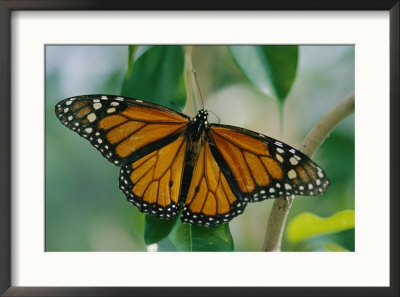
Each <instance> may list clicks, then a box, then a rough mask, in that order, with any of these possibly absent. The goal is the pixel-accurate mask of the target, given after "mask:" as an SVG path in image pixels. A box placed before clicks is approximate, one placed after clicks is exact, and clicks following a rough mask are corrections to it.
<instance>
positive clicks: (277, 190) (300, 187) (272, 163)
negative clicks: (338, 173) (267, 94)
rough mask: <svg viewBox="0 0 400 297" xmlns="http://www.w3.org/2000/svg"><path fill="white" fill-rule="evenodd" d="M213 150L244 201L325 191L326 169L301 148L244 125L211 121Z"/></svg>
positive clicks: (326, 181) (310, 194) (306, 194)
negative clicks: (300, 149) (242, 126)
mask: <svg viewBox="0 0 400 297" xmlns="http://www.w3.org/2000/svg"><path fill="white" fill-rule="evenodd" d="M208 135H209V138H210V142H211V143H212V144H213V145H212V146H211V147H212V152H213V154H214V156H215V158H216V160H217V162H218V163H219V165H220V166H221V167H223V168H225V172H226V174H225V175H226V176H227V180H228V182H229V183H230V185H231V186H232V188H234V189H239V192H240V194H239V195H240V197H241V198H242V199H243V201H250V202H254V201H260V200H264V199H268V198H276V197H281V196H284V197H286V196H290V195H302V196H312V195H319V194H322V193H323V192H325V191H326V190H327V189H328V187H329V180H328V178H327V175H326V174H325V172H324V171H323V170H322V169H321V168H320V167H319V166H318V165H317V164H315V163H314V162H313V161H312V160H311V159H310V158H308V157H307V156H306V155H304V154H303V153H301V152H300V151H298V150H296V149H294V148H292V147H290V146H289V145H286V144H284V143H282V142H280V141H277V140H275V139H272V138H270V137H268V136H265V135H262V134H258V133H255V132H253V131H249V130H246V129H243V128H238V127H234V126H227V125H217V124H212V125H211V127H210V130H209V133H208Z"/></svg>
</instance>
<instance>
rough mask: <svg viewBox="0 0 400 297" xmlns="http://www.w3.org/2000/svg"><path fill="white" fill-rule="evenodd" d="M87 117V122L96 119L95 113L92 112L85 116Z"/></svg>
mask: <svg viewBox="0 0 400 297" xmlns="http://www.w3.org/2000/svg"><path fill="white" fill-rule="evenodd" d="M87 119H88V121H89V122H93V121H95V120H96V115H95V114H94V113H93V112H92V113H91V114H89V115H88V116H87Z"/></svg>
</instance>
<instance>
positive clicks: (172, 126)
mask: <svg viewBox="0 0 400 297" xmlns="http://www.w3.org/2000/svg"><path fill="white" fill-rule="evenodd" d="M56 115H57V117H58V118H59V119H60V121H61V122H62V123H63V124H64V125H65V126H67V127H68V128H70V129H71V130H74V131H76V132H77V133H79V135H81V136H82V137H84V138H87V139H88V140H89V141H90V142H91V144H92V145H93V146H94V147H96V148H97V149H98V150H99V151H100V152H101V153H102V155H103V156H104V157H105V158H106V159H108V160H109V161H110V162H112V163H114V164H116V165H122V164H124V163H126V162H128V161H132V160H135V159H139V158H140V157H142V156H145V155H147V154H148V153H150V152H152V151H154V150H156V149H157V148H160V147H162V146H164V145H166V144H168V143H169V142H171V141H173V140H174V139H176V137H178V136H179V135H180V134H182V133H183V132H184V130H185V128H186V126H187V124H188V122H189V118H188V117H187V116H185V115H183V114H180V113H178V112H176V111H173V110H170V109H168V108H165V107H162V106H159V105H156V104H151V103H147V102H143V101H141V100H135V99H130V98H124V97H119V96H105V95H99V96H96V95H90V96H78V97H75V98H68V99H65V100H63V101H61V102H60V103H59V104H58V105H57V106H56Z"/></svg>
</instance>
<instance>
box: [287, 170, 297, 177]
mask: <svg viewBox="0 0 400 297" xmlns="http://www.w3.org/2000/svg"><path fill="white" fill-rule="evenodd" d="M296 176H297V174H296V171H294V170H293V169H291V170H289V172H288V177H289V178H290V179H293V178H295V177H296Z"/></svg>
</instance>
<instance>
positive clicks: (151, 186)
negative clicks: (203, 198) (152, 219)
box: [119, 135, 186, 219]
mask: <svg viewBox="0 0 400 297" xmlns="http://www.w3.org/2000/svg"><path fill="white" fill-rule="evenodd" d="M185 152H186V139H185V137H184V135H181V136H179V137H178V138H177V139H175V140H174V141H172V142H171V143H169V144H167V145H165V146H163V147H162V148H160V149H158V150H155V151H153V152H152V153H149V154H147V155H146V156H144V157H142V158H140V159H138V160H136V161H134V162H132V163H129V164H126V165H124V166H123V167H122V168H121V171H120V177H119V187H120V189H121V191H122V192H124V193H125V195H126V197H127V199H128V200H129V201H130V202H132V203H133V204H134V205H136V207H138V209H139V210H140V211H141V212H145V213H150V214H153V215H156V216H158V217H161V218H166V219H170V218H173V217H175V216H176V215H177V213H178V211H179V207H180V206H179V197H180V191H181V181H182V173H183V166H184V163H185Z"/></svg>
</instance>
